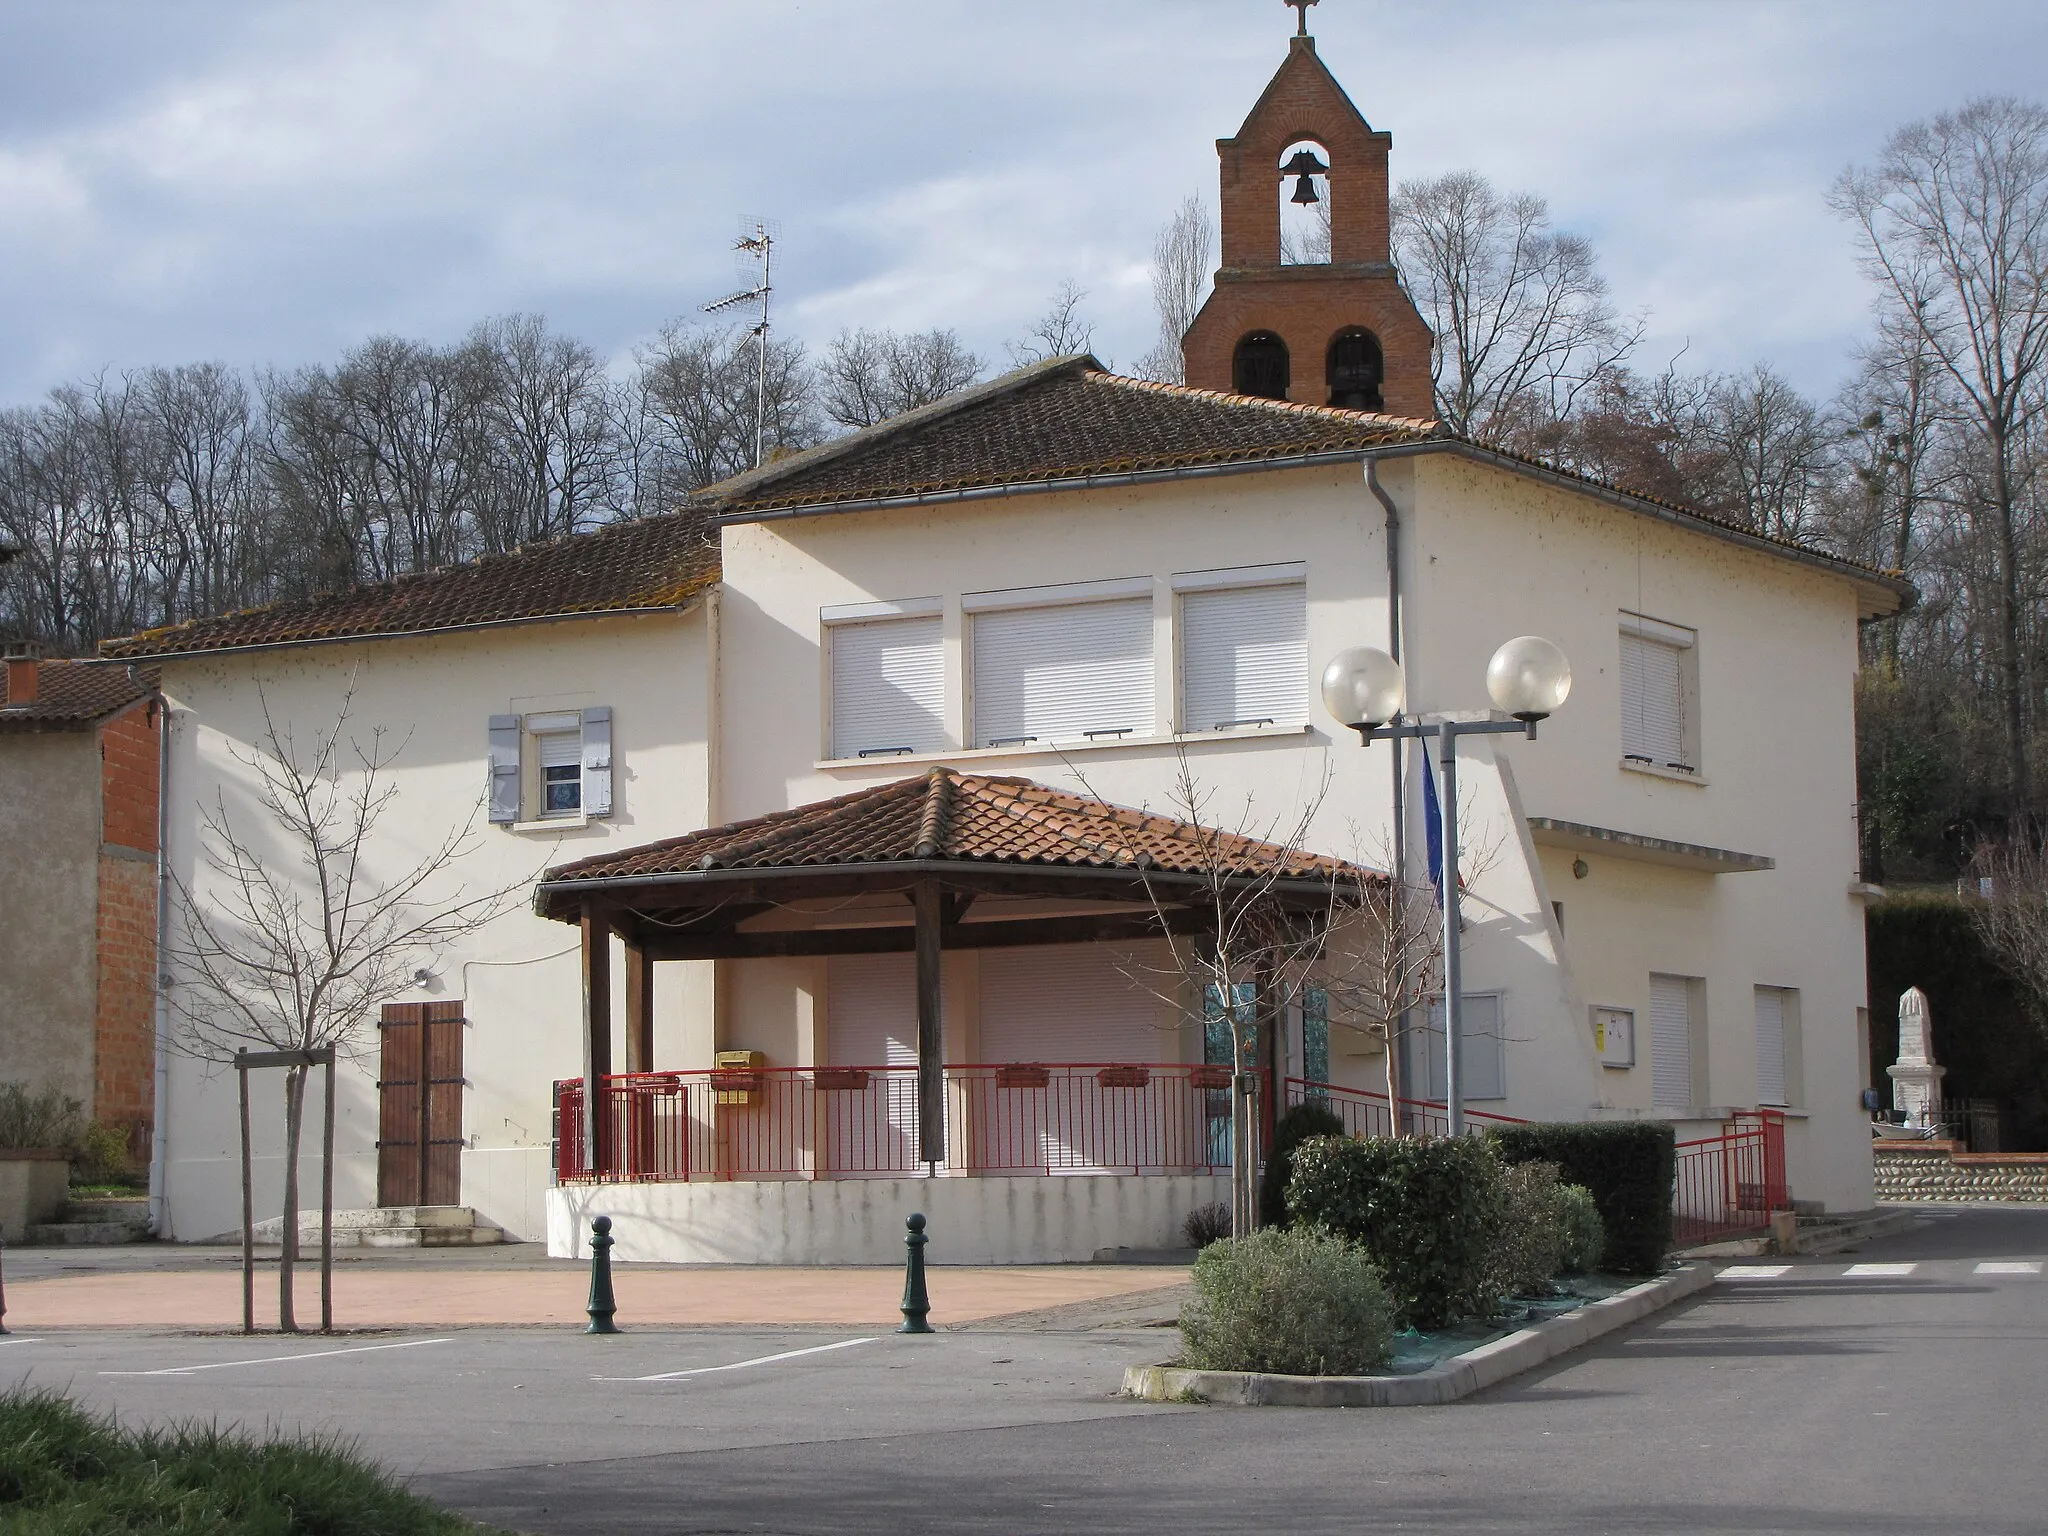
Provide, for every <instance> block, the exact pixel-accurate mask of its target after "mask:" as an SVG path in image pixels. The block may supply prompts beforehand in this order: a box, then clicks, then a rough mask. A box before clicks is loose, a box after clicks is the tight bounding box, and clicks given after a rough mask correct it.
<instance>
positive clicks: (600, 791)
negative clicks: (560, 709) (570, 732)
mask: <svg viewBox="0 0 2048 1536" xmlns="http://www.w3.org/2000/svg"><path fill="white" fill-rule="evenodd" d="M611 813H612V712H611V706H609V705H600V706H599V707H598V708H596V709H586V710H585V711H583V814H584V815H586V816H609V815H611Z"/></svg>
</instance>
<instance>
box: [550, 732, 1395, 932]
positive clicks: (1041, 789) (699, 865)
mask: <svg viewBox="0 0 2048 1536" xmlns="http://www.w3.org/2000/svg"><path fill="white" fill-rule="evenodd" d="M912 860H918V861H922V860H940V861H959V862H966V863H991V864H1014V865H1036V866H1041V867H1046V868H1068V869H1145V870H1157V871H1160V872H1161V873H1165V874H1199V873H1204V872H1208V871H1210V870H1213V869H1217V868H1222V869H1224V870H1226V871H1227V872H1232V873H1240V874H1244V875H1263V876H1269V877H1270V876H1277V877H1281V878H1294V879H1340V880H1359V879H1367V878H1374V876H1373V874H1372V872H1371V871H1369V870H1365V869H1362V868H1360V867H1359V866H1357V865H1354V864H1349V863H1346V862H1345V861H1343V860H1341V859H1332V858H1326V857H1324V856H1323V855H1321V854H1314V853H1307V852H1303V851H1301V850H1297V849H1287V848H1283V847H1280V846H1279V845H1277V844H1273V843H1266V842H1260V841H1258V840H1257V839H1254V838H1248V837H1241V836H1237V835H1235V834H1232V833H1228V832H1219V831H1215V830H1212V829H1206V828H1202V827H1197V826H1194V825H1192V824H1190V823H1188V822H1184V821H1177V820H1175V819H1174V818H1172V817H1170V816H1160V815H1155V814H1153V813H1151V812H1149V811H1135V810H1130V809H1128V808H1126V807H1122V806H1111V805H1106V804H1103V803H1102V802H1100V801H1096V800H1091V799H1089V798H1088V797H1087V796H1085V795H1077V794H1073V793H1070V792H1068V791H1066V790H1059V789H1050V788H1048V787H1046V786H1045V785H1043V784H1037V783H1034V782H1033V781H1031V780H1030V779H1019V778H995V777H990V776H987V775H983V774H973V773H962V772H960V771H959V770H958V769H954V768H933V769H930V770H929V771H927V772H925V773H923V774H920V775H918V776H917V777H915V778H909V779H898V780H896V781H895V782H894V783H890V784H883V785H879V786H877V787H875V788H872V789H862V790H856V791H854V792H853V793H852V794H847V795H840V796H837V797H836V798H834V799H830V800H820V801H817V802H815V803H813V804H811V805H803V806H798V807H797V808H796V809H795V810H789V811H776V812H773V813H771V814H769V815H766V816H756V817H753V818H751V819H749V820H746V821H736V822H732V823H730V824H728V825H726V826H723V827H711V828H707V829H706V830H704V831H701V832H692V833H689V834H688V835H686V836H683V837H671V838H666V839H664V840H663V841H661V842H657V843H647V844H644V845H642V846H641V847H638V848H628V849H625V850H622V851H620V852H617V853H604V854H598V855H596V856H595V857H593V858H588V859H578V860H576V861H575V862H574V863H570V864H562V865H558V866H556V867H555V868H553V869H550V870H549V871H548V872H547V875H546V877H545V879H544V881H543V882H542V887H541V892H540V895H539V897H538V898H537V901H536V906H537V907H538V909H539V910H540V911H542V912H543V913H544V914H548V915H561V913H563V912H566V911H567V910H568V907H569V905H570V904H571V903H573V901H574V898H575V888H576V887H577V886H578V885H580V884H584V883H586V882H592V881H616V880H631V879H643V878H648V877H653V876H661V875H684V874H690V873H695V872H704V871H711V870H739V869H761V870H768V869H792V868H799V867H817V868H825V867H829V866H831V865H835V864H891V863H901V862H905V861H912ZM1219 861H1220V863H1219Z"/></svg>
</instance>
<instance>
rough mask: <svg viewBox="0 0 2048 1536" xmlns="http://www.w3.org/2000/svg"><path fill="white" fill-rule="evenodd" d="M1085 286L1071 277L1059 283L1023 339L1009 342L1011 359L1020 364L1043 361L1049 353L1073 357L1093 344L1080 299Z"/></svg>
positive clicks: (1092, 346) (1084, 292) (1092, 327)
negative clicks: (1042, 311)
mask: <svg viewBox="0 0 2048 1536" xmlns="http://www.w3.org/2000/svg"><path fill="white" fill-rule="evenodd" d="M1087 297H1088V290H1087V289H1086V288H1083V287H1081V286H1080V285H1079V284H1077V283H1076V282H1075V281H1074V280H1073V279H1072V278H1068V279H1067V280H1066V281H1065V282H1064V283H1061V284H1060V286H1059V289H1058V291H1057V292H1055V293H1054V294H1053V296H1052V301H1051V302H1050V303H1049V304H1048V305H1047V307H1046V311H1045V313H1044V314H1042V315H1040V316H1039V317H1038V320H1037V323H1036V324H1034V325H1033V326H1032V327H1031V334H1030V335H1028V336H1026V337H1025V338H1024V339H1023V340H1022V341H1013V342H1011V343H1010V344H1009V352H1010V361H1011V362H1012V363H1013V364H1014V365H1015V366H1017V367H1019V368H1024V367H1028V366H1029V365H1030V364H1032V363H1042V362H1044V361H1045V360H1046V359H1047V358H1050V357H1072V356H1074V355H1075V354H1077V353H1081V352H1089V351H1092V350H1094V347H1095V327H1094V326H1093V325H1090V324H1089V323H1088V321H1087V320H1086V319H1084V318H1083V317H1082V314H1081V301H1082V300H1083V299H1085V298H1087Z"/></svg>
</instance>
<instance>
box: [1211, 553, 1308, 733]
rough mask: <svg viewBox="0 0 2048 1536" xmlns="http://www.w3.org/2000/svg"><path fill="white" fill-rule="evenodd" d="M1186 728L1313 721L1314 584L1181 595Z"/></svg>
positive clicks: (1291, 723) (1287, 723)
mask: <svg viewBox="0 0 2048 1536" xmlns="http://www.w3.org/2000/svg"><path fill="white" fill-rule="evenodd" d="M1180 623H1181V722H1180V723H1181V729H1182V730H1186V731H1213V730H1217V729H1219V728H1224V727H1229V726H1236V725H1254V724H1261V723H1263V724H1266V725H1276V726H1277V725H1301V724H1303V723H1305V722H1306V721H1307V719H1308V589H1307V588H1306V587H1305V586H1301V585H1298V584H1295V585H1288V586H1275V587H1250V588H1242V589H1237V590H1227V591H1222V592H1186V593H1183V594H1182V595H1181V600H1180Z"/></svg>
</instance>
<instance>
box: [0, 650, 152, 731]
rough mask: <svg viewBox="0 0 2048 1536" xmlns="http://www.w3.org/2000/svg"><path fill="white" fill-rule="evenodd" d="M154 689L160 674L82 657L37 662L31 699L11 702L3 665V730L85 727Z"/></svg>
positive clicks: (0, 689) (0, 724)
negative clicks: (137, 673)
mask: <svg viewBox="0 0 2048 1536" xmlns="http://www.w3.org/2000/svg"><path fill="white" fill-rule="evenodd" d="M155 692H156V674H155V673H154V672H145V673H142V674H141V675H140V676H134V675H131V674H130V672H129V669H128V668H126V667H107V666H99V665H96V664H93V663H89V662H83V661H43V662H38V663H37V664H36V697H35V702H34V703H33V704H23V705H10V704H9V703H8V702H7V669H6V668H5V667H0V731H6V732H12V731H65V730H83V729H85V728H86V727H88V726H91V725H93V724H96V723H97V722H99V721H101V720H104V719H105V718H106V717H107V716H109V715H112V714H118V713H119V712H120V711H122V710H124V709H126V708H127V707H128V706H129V705H131V704H135V703H138V702H140V701H141V700H143V699H146V698H148V697H149V696H150V695H151V694H153V693H155Z"/></svg>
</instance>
